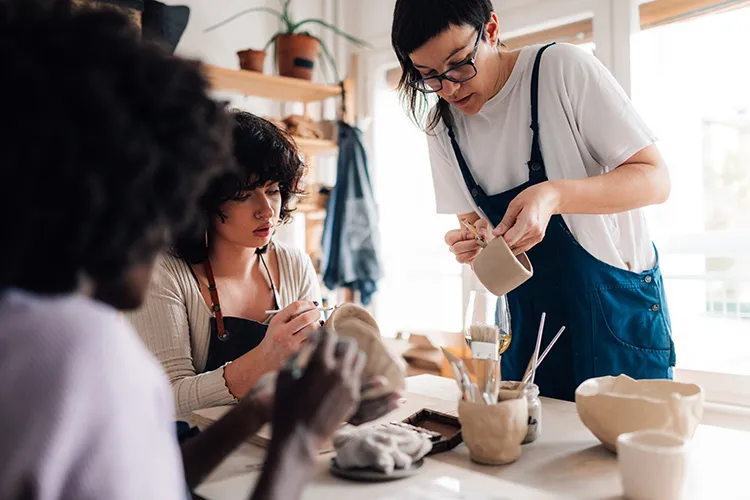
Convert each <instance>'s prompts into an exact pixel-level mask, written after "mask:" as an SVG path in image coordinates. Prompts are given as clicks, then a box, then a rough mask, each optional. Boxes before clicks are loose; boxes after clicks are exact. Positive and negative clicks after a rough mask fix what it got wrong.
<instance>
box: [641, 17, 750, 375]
mask: <svg viewBox="0 0 750 500" xmlns="http://www.w3.org/2000/svg"><path fill="white" fill-rule="evenodd" d="M644 7H645V6H644ZM656 7H658V5H657V6H656ZM656 7H652V8H654V9H655V8H656ZM642 11H643V7H642ZM645 21H647V19H644V18H642V22H645ZM747 26H750V7H745V8H741V9H737V10H733V11H732V12H725V13H718V14H712V15H706V16H701V17H695V18H692V19H690V20H688V21H685V22H681V23H673V24H665V25H661V26H658V27H655V28H652V29H646V30H644V31H641V32H640V33H637V34H636V35H634V36H633V40H632V41H633V44H632V78H633V80H632V94H633V100H634V102H635V104H636V106H637V107H638V109H639V110H640V112H641V113H642V114H643V116H644V118H645V119H646V121H647V123H649V125H650V126H651V128H652V129H653V130H654V132H655V133H656V135H657V136H658V137H659V139H660V141H659V148H660V150H661V151H662V154H663V155H664V157H665V159H666V161H667V163H668V164H669V166H670V171H671V177H672V195H671V198H670V200H669V201H668V202H667V203H666V204H665V205H662V206H659V207H653V208H650V209H649V210H648V212H649V220H650V222H651V230H652V236H653V238H654V240H655V241H656V244H657V246H658V247H659V250H660V253H661V265H662V272H663V274H664V276H665V286H666V290H667V298H668V301H669V306H670V310H671V316H672V326H673V331H674V339H675V344H676V348H677V366H678V368H683V369H684V368H687V369H691V370H700V371H711V372H724V373H732V374H743V375H750V65H748V64H747V63H746V61H747V54H746V47H747V45H748V44H749V43H750V32H748V31H747Z"/></svg>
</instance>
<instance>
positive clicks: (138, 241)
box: [0, 0, 233, 294]
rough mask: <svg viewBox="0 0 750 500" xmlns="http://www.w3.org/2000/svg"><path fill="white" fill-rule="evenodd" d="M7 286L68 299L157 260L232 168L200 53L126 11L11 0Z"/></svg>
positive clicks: (2, 27) (1, 147)
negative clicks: (159, 35) (174, 45)
mask: <svg viewBox="0 0 750 500" xmlns="http://www.w3.org/2000/svg"><path fill="white" fill-rule="evenodd" d="M0 67H2V68H3V69H2V77H1V78H0V116H1V117H2V119H3V122H4V130H3V132H2V134H0V165H2V168H1V169H0V227H2V230H3V243H2V244H0V290H3V289H7V288H21V289H24V290H27V291H30V292H33V293H41V294H56V293H69V292H73V291H75V290H77V288H78V286H79V281H80V278H81V277H82V276H85V277H88V278H90V279H91V280H92V281H93V282H94V284H96V283H111V282H115V281H117V280H121V279H123V276H124V275H127V273H128V272H129V271H130V270H131V269H133V267H134V266H138V265H142V264H150V263H151V262H152V261H153V258H154V257H155V255H157V254H158V252H159V251H161V250H162V248H163V246H164V245H165V244H166V243H168V240H169V239H170V237H171V236H170V235H171V234H174V233H176V232H181V231H182V230H183V228H184V227H186V225H187V224H188V223H189V222H190V221H191V220H192V219H193V218H194V217H195V213H196V208H197V200H198V198H199V196H201V195H202V193H203V192H204V190H205V187H206V185H207V184H208V183H209V182H210V180H212V179H213V178H214V176H216V175H219V174H222V173H223V172H224V171H225V170H226V169H231V168H233V167H232V164H233V161H232V156H231V153H230V139H229V138H230V136H231V123H230V121H229V119H228V117H227V114H226V112H225V111H224V109H223V106H222V105H221V104H219V103H217V102H215V101H213V100H212V99H211V98H210V97H209V95H208V91H209V85H208V82H207V80H206V78H205V77H204V76H203V75H202V74H201V70H200V66H199V64H198V63H197V62H188V61H184V60H181V59H179V58H176V57H174V56H172V55H170V54H167V53H166V52H165V51H164V49H162V48H161V47H159V46H158V45H156V44H153V43H147V42H145V41H143V40H141V39H140V35H139V30H138V28H137V27H136V26H135V25H133V24H132V23H131V22H130V21H129V20H128V18H127V17H126V16H124V15H123V14H121V13H119V12H115V11H114V10H112V9H106V8H97V9H90V8H85V7H81V8H73V7H72V6H71V4H70V1H69V0H45V1H43V0H0Z"/></svg>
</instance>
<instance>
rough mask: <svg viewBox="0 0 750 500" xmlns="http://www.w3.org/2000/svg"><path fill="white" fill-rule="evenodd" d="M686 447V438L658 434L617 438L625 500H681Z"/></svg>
mask: <svg viewBox="0 0 750 500" xmlns="http://www.w3.org/2000/svg"><path fill="white" fill-rule="evenodd" d="M688 446H689V445H688V441H687V439H686V438H683V437H680V436H677V435H674V434H671V433H669V432H665V431H659V430H642V431H636V432H631V433H629V434H622V435H620V437H618V438H617V462H618V466H619V468H620V477H621V478H622V486H623V490H624V493H625V498H627V499H629V500H679V499H680V498H682V492H683V487H684V484H685V468H686V459H687V452H688Z"/></svg>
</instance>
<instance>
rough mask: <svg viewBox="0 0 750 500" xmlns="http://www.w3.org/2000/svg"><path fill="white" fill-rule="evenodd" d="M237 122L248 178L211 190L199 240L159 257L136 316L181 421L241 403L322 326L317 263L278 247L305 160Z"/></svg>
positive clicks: (263, 125)
mask: <svg viewBox="0 0 750 500" xmlns="http://www.w3.org/2000/svg"><path fill="white" fill-rule="evenodd" d="M232 116H233V118H234V122H235V128H234V156H235V160H236V163H237V164H238V165H239V171H237V172H233V173H231V174H227V175H225V176H223V177H221V178H219V179H217V180H216V181H214V182H213V183H212V184H211V186H209V189H208V192H207V193H206V194H205V195H204V196H203V197H202V199H201V209H202V211H203V220H202V227H201V228H200V229H199V231H197V236H192V235H191V237H187V238H183V239H181V240H179V241H177V242H176V243H175V245H174V247H173V250H172V252H170V254H169V255H164V256H162V257H161V258H160V259H159V261H158V263H157V266H156V273H155V276H154V280H153V283H152V285H151V288H150V289H149V292H148V295H147V297H146V301H145V303H144V304H143V307H141V308H140V309H139V310H137V311H134V312H133V313H131V314H129V315H128V318H129V319H130V321H131V322H132V324H133V326H135V328H136V330H138V332H139V334H140V336H141V338H142V339H143V341H144V342H145V344H146V345H147V346H148V348H149V349H150V350H151V352H153V353H154V355H155V356H156V357H157V358H158V359H159V361H161V363H162V366H163V367H164V369H165V370H166V372H167V374H168V376H169V379H170V381H171V383H172V389H173V392H174V397H175V404H176V409H177V415H178V417H186V416H188V415H189V414H190V412H192V411H194V410H197V409H200V408H206V407H210V406H216V405H223V404H229V403H233V402H235V401H236V400H237V399H241V398H242V397H243V396H245V395H246V394H247V392H248V391H249V390H250V388H252V387H253V386H254V385H255V383H256V382H257V381H258V380H259V379H260V377H262V376H263V375H264V374H265V373H268V372H272V371H275V370H278V368H279V367H280V366H281V364H282V363H283V362H284V360H286V359H287V358H288V357H289V356H290V355H291V354H292V353H294V352H295V351H296V350H297V349H298V348H299V346H300V345H301V343H302V342H303V341H304V340H305V338H306V337H307V335H308V334H309V333H310V332H311V331H313V330H315V329H317V328H319V327H320V319H321V317H320V312H319V311H318V310H317V309H316V307H317V306H318V305H319V301H320V287H319V284H318V278H317V276H316V274H315V271H314V269H313V265H312V262H311V261H310V258H309V257H308V256H307V255H306V254H304V253H303V252H302V251H300V250H297V249H295V248H291V247H288V246H286V245H283V244H281V243H279V242H277V241H273V239H272V237H273V234H274V232H275V231H276V229H277V228H278V227H279V226H280V225H282V224H284V223H285V222H287V221H288V220H289V218H290V213H291V208H290V206H291V204H292V203H293V201H294V200H293V198H294V197H295V196H296V195H298V194H299V193H300V187H299V186H300V180H301V177H302V175H303V170H304V164H303V162H302V160H301V157H300V154H299V152H298V151H297V148H296V147H295V144H294V142H293V141H292V139H291V138H290V137H289V136H288V135H287V134H286V133H285V132H283V131H282V130H280V129H279V128H278V127H276V126H275V125H273V124H272V123H270V122H269V121H267V120H264V119H262V118H259V117H257V116H254V115H252V114H250V113H246V112H241V111H235V112H233V113H232ZM274 309H281V310H282V311H281V312H280V313H278V314H275V315H271V314H269V313H267V311H269V310H274Z"/></svg>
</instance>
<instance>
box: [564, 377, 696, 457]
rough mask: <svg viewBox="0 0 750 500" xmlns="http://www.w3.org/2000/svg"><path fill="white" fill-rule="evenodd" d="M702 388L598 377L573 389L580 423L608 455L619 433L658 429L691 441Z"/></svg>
mask: <svg viewBox="0 0 750 500" xmlns="http://www.w3.org/2000/svg"><path fill="white" fill-rule="evenodd" d="M704 400H705V395H704V393H703V389H701V387H700V386H698V385H695V384H685V383H680V382H675V381H673V380H633V379H632V378H630V377H628V376H626V375H620V376H618V377H599V378H593V379H590V380H587V381H585V382H583V383H582V384H581V385H580V386H578V389H576V409H577V410H578V416H579V417H580V418H581V421H582V422H583V424H584V425H585V426H586V427H588V429H589V430H590V431H591V432H592V433H593V434H594V435H595V436H596V437H597V438H598V439H599V441H601V442H602V444H603V445H604V446H605V447H606V448H607V449H609V450H610V451H612V452H615V453H616V452H617V451H616V443H617V438H618V436H620V434H625V433H630V432H635V431H639V430H662V431H667V432H670V433H672V434H675V435H677V436H682V437H685V438H692V437H693V434H694V433H695V429H696V428H697V427H698V424H700V422H701V419H702V418H703V403H704Z"/></svg>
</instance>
